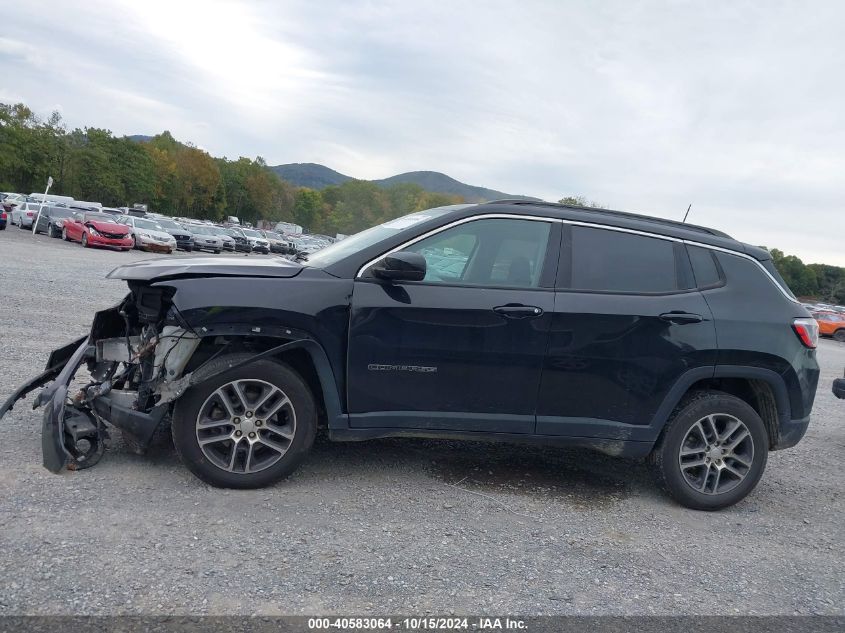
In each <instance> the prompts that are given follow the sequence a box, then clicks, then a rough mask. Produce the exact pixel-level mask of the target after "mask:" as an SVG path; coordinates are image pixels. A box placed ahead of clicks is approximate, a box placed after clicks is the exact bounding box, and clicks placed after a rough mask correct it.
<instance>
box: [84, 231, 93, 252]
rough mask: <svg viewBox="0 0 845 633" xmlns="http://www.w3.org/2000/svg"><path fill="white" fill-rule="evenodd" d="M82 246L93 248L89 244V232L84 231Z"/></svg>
mask: <svg viewBox="0 0 845 633" xmlns="http://www.w3.org/2000/svg"><path fill="white" fill-rule="evenodd" d="M82 248H91V247H90V246H89V244H88V234H87V233H84V232H83V233H82Z"/></svg>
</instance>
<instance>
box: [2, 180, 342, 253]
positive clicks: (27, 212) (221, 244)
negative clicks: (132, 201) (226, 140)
mask: <svg viewBox="0 0 845 633" xmlns="http://www.w3.org/2000/svg"><path fill="white" fill-rule="evenodd" d="M0 195H1V196H3V199H2V200H0V204H2V207H0V230H2V229H5V228H6V225H7V224H14V225H15V226H17V227H19V228H21V229H29V230H31V229H32V228H33V224H35V231H34V232H35V233H45V234H47V235H49V236H50V237H55V238H62V239H64V240H67V241H72V242H80V243H81V244H82V245H83V246H85V247H107V248H115V249H119V250H124V251H126V250H129V249H131V248H138V249H142V250H147V251H154V252H161V253H172V252H174V251H176V250H183V251H194V250H197V251H208V252H212V253H215V254H219V253H222V252H224V251H228V252H239V253H251V252H256V253H265V254H270V253H275V254H279V255H284V256H288V257H294V256H297V255H299V254H309V253H313V252H316V251H318V250H320V249H321V248H324V247H325V246H327V245H328V244H330V243H331V242H333V241H334V239H332V238H330V237H328V236H324V235H287V234H284V233H280V232H276V231H268V230H262V229H256V228H251V227H246V226H243V227H242V226H239V225H233V224H229V225H228V226H222V225H218V224H214V223H212V222H210V221H208V220H196V219H192V218H170V217H168V216H165V215H162V214H158V213H148V212H147V211H144V210H141V209H135V208H128V207H119V208H112V207H102V206H99V205H97V203H84V204H85V205H86V206H83V204H80V203H78V202H77V201H73V200H72V199H70V200H71V202H66V201H63V200H56V199H55V198H57V197H54V198H53V199H51V200H49V201H48V204H47V205H44V206H42V203H41V201H40V200H39V199H37V198H36V197H34V196H22V195H21V194H0ZM39 209H40V215H39ZM280 224H283V223H280Z"/></svg>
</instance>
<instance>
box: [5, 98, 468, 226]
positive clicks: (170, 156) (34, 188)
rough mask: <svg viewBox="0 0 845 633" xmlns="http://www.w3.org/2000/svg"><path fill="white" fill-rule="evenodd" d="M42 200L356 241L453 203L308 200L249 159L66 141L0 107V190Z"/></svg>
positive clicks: (364, 194)
mask: <svg viewBox="0 0 845 633" xmlns="http://www.w3.org/2000/svg"><path fill="white" fill-rule="evenodd" d="M48 176H52V177H53V179H54V184H53V187H52V189H51V190H50V191H51V193H55V194H62V195H68V196H73V197H74V198H76V199H77V200H88V201H95V202H101V203H103V204H104V205H106V206H131V205H132V204H134V203H136V202H140V203H147V204H149V205H150V208H151V209H153V210H155V211H158V212H161V213H166V214H169V215H176V216H188V217H195V218H204V219H210V220H222V219H223V218H225V216H227V215H235V216H237V217H239V218H240V219H241V220H242V221H246V222H252V223H257V222H258V221H259V220H266V221H269V222H278V221H286V222H295V223H296V224H300V225H302V226H304V227H306V228H307V229H308V230H310V231H312V232H315V233H326V234H329V235H334V234H336V233H346V234H350V233H356V232H358V231H360V230H362V229H365V228H368V227H370V226H373V225H374V224H378V223H381V222H384V221H386V220H390V219H392V218H395V217H398V216H400V215H404V214H406V213H410V212H412V211H418V210H422V209H427V208H430V207H434V206H442V205H445V204H456V203H459V202H462V201H463V200H462V198H460V197H459V196H451V195H444V194H439V193H432V192H428V191H424V190H423V189H422V188H421V187H419V186H417V185H413V184H399V185H395V186H393V187H390V188H387V189H382V188H380V187H378V186H376V185H374V184H373V183H371V182H367V181H361V180H352V181H349V182H346V183H344V184H342V185H339V186H336V187H329V188H327V189H323V190H322V191H315V190H312V189H306V188H301V187H296V186H294V185H292V184H291V183H288V182H286V181H284V180H282V179H281V178H279V177H278V176H277V175H276V174H274V173H273V172H272V171H270V170H269V169H268V168H267V165H266V163H265V162H264V160H263V159H262V158H261V157H260V156H259V157H257V158H255V159H250V158H243V157H242V158H238V159H237V160H229V159H227V158H215V157H213V156H210V155H209V154H208V152H205V151H203V150H201V149H199V148H197V147H194V146H192V145H190V144H183V143H180V142H178V141H177V140H176V139H174V138H173V136H172V135H171V134H170V133H169V132H166V131H165V132H162V133H161V134H158V135H157V136H154V137H153V138H152V139H151V140H149V141H148V142H138V141H135V140H133V139H131V138H128V137H118V136H114V135H113V134H112V133H111V132H110V131H109V130H103V129H99V128H85V129H74V130H72V131H68V130H67V129H66V127H65V125H64V123H63V122H62V119H61V116H60V115H59V114H58V113H53V114H52V115H51V116H50V117H49V119H47V120H46V121H45V120H41V119H40V118H39V117H37V116H36V115H35V114H34V113H33V112H32V110H30V109H29V108H28V107H27V106H26V105H24V104H15V105H7V104H0V190H2V191H15V192H19V193H25V194H28V193H31V192H40V191H43V190H44V187H45V186H46V182H47V177H48Z"/></svg>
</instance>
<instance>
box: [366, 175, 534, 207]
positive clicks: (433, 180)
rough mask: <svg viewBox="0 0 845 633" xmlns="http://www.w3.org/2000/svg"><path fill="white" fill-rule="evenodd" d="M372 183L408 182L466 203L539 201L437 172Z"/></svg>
mask: <svg viewBox="0 0 845 633" xmlns="http://www.w3.org/2000/svg"><path fill="white" fill-rule="evenodd" d="M373 182H374V183H375V184H377V185H378V186H379V187H390V186H391V185H396V184H399V183H408V182H410V183H413V184H415V185H419V186H420V187H422V188H423V189H425V190H426V191H434V192H436V193H448V194H453V195H458V196H462V197H463V199H464V200H466V201H467V202H485V201H487V200H501V199H503V198H519V199H521V200H539V198H531V197H529V196H520V195H514V194H511V193H504V192H501V191H496V190H495V189H487V188H486V187H476V186H473V185H467V184H465V183H462V182H461V181H459V180H455V179H454V178H452V177H451V176H447V175H446V174H441V173H440V172H439V171H409V172H406V173H404V174H397V175H396V176H391V177H390V178H383V179H381V180H374V181H373Z"/></svg>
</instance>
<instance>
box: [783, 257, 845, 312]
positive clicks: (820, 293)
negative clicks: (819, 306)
mask: <svg viewBox="0 0 845 633" xmlns="http://www.w3.org/2000/svg"><path fill="white" fill-rule="evenodd" d="M769 252H770V253H771V254H772V261H773V262H774V264H775V267H776V268H777V269H778V272H779V273H780V274H781V277H783V280H784V281H785V282H786V283H787V285H789V287H790V289H791V290H792V292H794V293H795V295H796V296H798V297H802V298H808V299H817V300H821V301H825V302H827V303H835V304H840V305H841V304H845V268H841V267H839V266H829V265H827V264H805V263H804V262H802V261H801V260H800V259H798V258H797V257H796V256H795V255H784V253H783V251H779V250H778V249H776V248H773V249H771V250H770V251H769Z"/></svg>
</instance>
